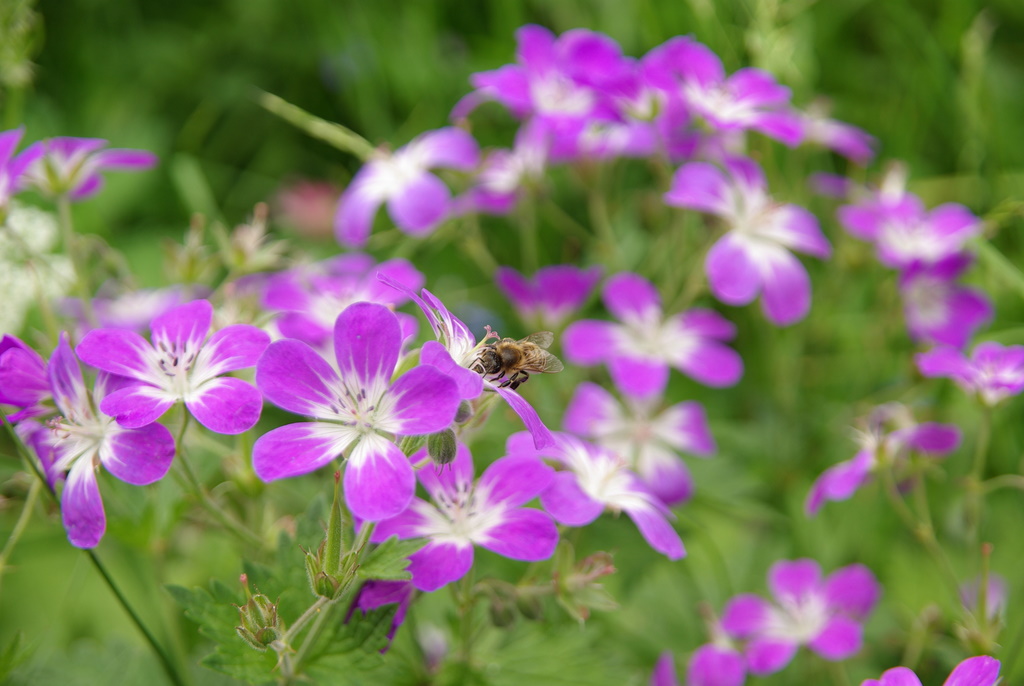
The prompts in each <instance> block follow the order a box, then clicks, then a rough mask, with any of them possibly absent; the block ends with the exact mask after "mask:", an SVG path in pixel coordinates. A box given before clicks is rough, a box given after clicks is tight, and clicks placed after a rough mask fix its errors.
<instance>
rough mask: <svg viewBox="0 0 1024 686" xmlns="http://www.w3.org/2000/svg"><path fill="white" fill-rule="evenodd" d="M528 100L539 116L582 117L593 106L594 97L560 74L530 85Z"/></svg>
mask: <svg viewBox="0 0 1024 686" xmlns="http://www.w3.org/2000/svg"><path fill="white" fill-rule="evenodd" d="M530 98H531V99H532V100H533V103H534V105H535V106H536V108H537V112H539V113H540V114H551V115H570V116H583V115H585V114H586V113H587V112H589V111H590V110H591V108H593V106H594V96H593V95H592V94H591V93H590V91H588V90H587V89H585V88H580V87H579V86H577V85H576V84H574V83H573V82H572V81H570V80H569V79H567V78H565V77H564V76H562V75H560V74H551V75H549V76H547V77H546V78H543V79H539V80H536V81H532V82H531V83H530Z"/></svg>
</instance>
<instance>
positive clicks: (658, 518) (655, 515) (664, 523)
mask: <svg viewBox="0 0 1024 686" xmlns="http://www.w3.org/2000/svg"><path fill="white" fill-rule="evenodd" d="M625 510H626V514H627V515H629V518H630V519H632V520H633V522H634V523H635V524H636V527H637V528H638V529H640V534H641V535H642V536H643V537H644V540H646V541H647V542H648V543H649V544H650V545H651V547H652V548H654V549H655V550H657V551H658V552H659V553H661V554H663V555H665V556H666V557H667V558H668V559H670V560H678V559H680V558H683V557H685V556H686V549H685V548H684V547H683V541H682V539H680V538H679V534H678V533H677V532H676V530H675V529H673V528H672V525H671V524H669V522H668V520H667V519H665V515H664V514H663V513H662V512H659V511H658V510H656V509H655V508H654V507H642V508H639V507H631V508H625Z"/></svg>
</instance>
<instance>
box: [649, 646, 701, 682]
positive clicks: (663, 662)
mask: <svg viewBox="0 0 1024 686" xmlns="http://www.w3.org/2000/svg"><path fill="white" fill-rule="evenodd" d="M688 676H689V675H688ZM649 686H679V679H677V678H676V661H675V659H674V658H673V657H672V653H670V652H668V651H665V652H663V653H662V654H661V656H660V657H659V658H658V662H657V663H656V664H655V665H654V672H653V673H652V674H651V681H650V685H649ZM695 686H711V684H703V683H701V682H696V683H695Z"/></svg>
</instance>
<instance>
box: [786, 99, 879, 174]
mask: <svg viewBox="0 0 1024 686" xmlns="http://www.w3.org/2000/svg"><path fill="white" fill-rule="evenodd" d="M824 109H825V108H823V107H821V106H820V105H817V106H816V105H813V104H812V106H811V107H810V108H808V110H807V111H806V112H804V113H803V116H802V118H803V123H804V132H805V137H804V142H805V143H817V144H819V145H822V146H824V147H826V148H828V149H830V150H834V151H835V152H837V153H839V154H840V155H842V156H843V157H845V158H847V159H849V160H852V161H853V162H856V163H857V164H859V165H861V166H864V165H866V164H867V163H868V162H870V161H871V158H873V157H874V156H875V150H874V148H875V143H876V141H875V139H874V137H873V136H871V135H869V134H868V133H867V132H866V131H864V130H862V129H859V128H857V127H856V126H853V125H851V124H847V123H845V122H841V121H837V120H835V119H830V118H829V117H828V116H827V115H826V114H825V111H824Z"/></svg>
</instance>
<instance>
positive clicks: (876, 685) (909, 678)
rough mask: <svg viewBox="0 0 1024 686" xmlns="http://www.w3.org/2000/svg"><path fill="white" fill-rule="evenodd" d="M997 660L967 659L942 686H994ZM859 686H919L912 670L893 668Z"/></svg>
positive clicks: (997, 674) (996, 674) (996, 678)
mask: <svg viewBox="0 0 1024 686" xmlns="http://www.w3.org/2000/svg"><path fill="white" fill-rule="evenodd" d="M999 667H1000V664H999V660H997V659H995V658H994V657H987V656H985V655H982V656H979V657H969V658H967V659H966V660H964V661H963V662H961V663H960V664H958V665H957V666H956V667H955V668H954V669H953V671H952V672H951V673H950V675H949V678H948V679H946V681H945V682H943V686H995V685H996V683H998V682H999ZM860 686H921V680H920V679H918V678H917V675H916V674H914V672H913V670H910V669H907V668H906V667H893V668H892V669H889V670H886V671H885V673H884V674H882V678H881V679H865V680H864V681H862V682H861V685H860Z"/></svg>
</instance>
